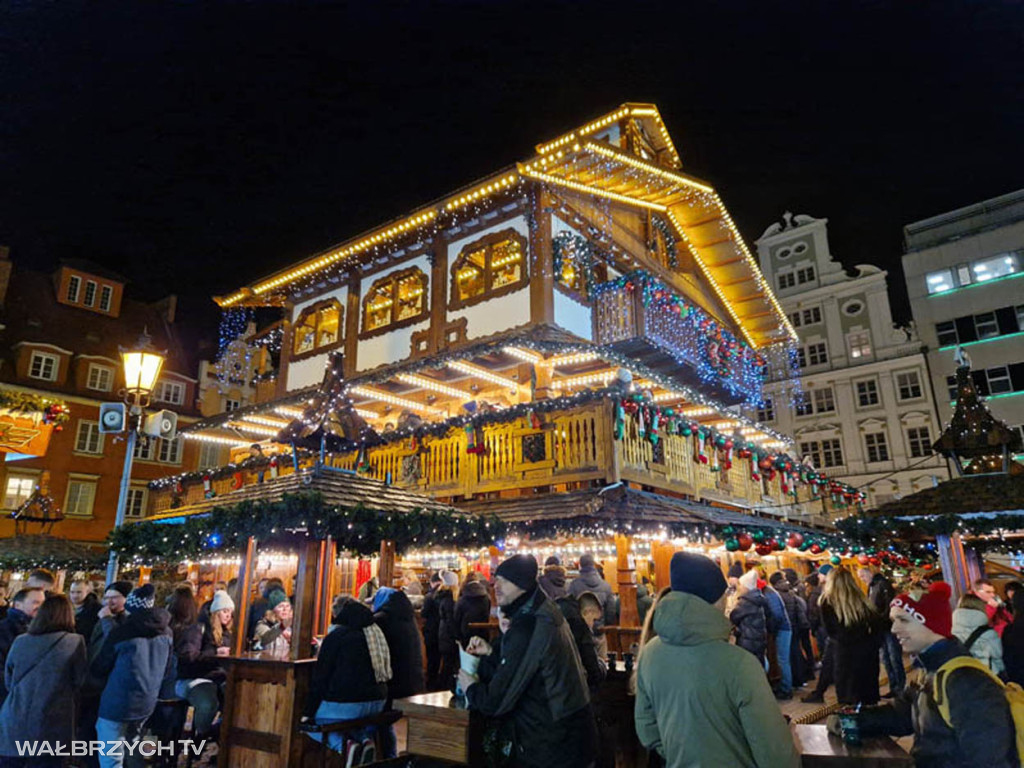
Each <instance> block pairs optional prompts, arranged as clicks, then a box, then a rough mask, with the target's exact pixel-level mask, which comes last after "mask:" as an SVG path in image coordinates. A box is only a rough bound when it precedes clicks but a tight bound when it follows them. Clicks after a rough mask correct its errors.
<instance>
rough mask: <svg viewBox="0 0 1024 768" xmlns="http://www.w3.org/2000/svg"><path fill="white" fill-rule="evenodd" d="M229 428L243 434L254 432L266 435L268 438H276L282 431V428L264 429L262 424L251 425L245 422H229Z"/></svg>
mask: <svg viewBox="0 0 1024 768" xmlns="http://www.w3.org/2000/svg"><path fill="white" fill-rule="evenodd" d="M228 427H230V428H231V429H238V430H241V431H243V432H252V433H254V434H257V435H266V436H267V437H274V436H276V435H277V434H278V433H279V432H280V431H281V429H282V427H264V426H263V425H261V424H249V423H247V422H244V421H229V422H228Z"/></svg>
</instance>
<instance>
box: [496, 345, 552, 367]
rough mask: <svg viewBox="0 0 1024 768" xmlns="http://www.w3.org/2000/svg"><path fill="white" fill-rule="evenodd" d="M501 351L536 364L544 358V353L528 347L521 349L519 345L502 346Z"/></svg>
mask: <svg viewBox="0 0 1024 768" xmlns="http://www.w3.org/2000/svg"><path fill="white" fill-rule="evenodd" d="M501 351H502V352H504V353H505V354H506V355H509V356H510V357H514V358H516V359H517V360H522V361H523V362H526V363H533V364H534V365H536V364H537V363H540V362H542V361H543V360H544V355H539V354H537V353H536V352H531V351H530V350H528V349H521V348H519V347H502V348H501Z"/></svg>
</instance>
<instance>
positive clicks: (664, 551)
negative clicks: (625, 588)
mask: <svg viewBox="0 0 1024 768" xmlns="http://www.w3.org/2000/svg"><path fill="white" fill-rule="evenodd" d="M675 552H676V548H675V547H674V546H672V542H670V541H652V542H651V559H652V560H653V561H654V582H655V584H656V585H657V588H658V592H660V591H661V590H662V589H664V588H665V587H667V586H668V585H669V582H670V581H671V580H672V576H671V572H670V567H671V564H672V555H674V554H675Z"/></svg>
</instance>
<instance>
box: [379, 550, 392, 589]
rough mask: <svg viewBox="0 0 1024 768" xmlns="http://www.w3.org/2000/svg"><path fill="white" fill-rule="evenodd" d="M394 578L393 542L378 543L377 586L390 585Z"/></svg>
mask: <svg viewBox="0 0 1024 768" xmlns="http://www.w3.org/2000/svg"><path fill="white" fill-rule="evenodd" d="M394 578H395V542H393V541H387V540H385V541H382V542H381V543H380V561H379V562H378V563H377V586H379V587H390V586H392V584H391V582H392V581H393V580H394Z"/></svg>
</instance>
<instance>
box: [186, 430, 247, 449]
mask: <svg viewBox="0 0 1024 768" xmlns="http://www.w3.org/2000/svg"><path fill="white" fill-rule="evenodd" d="M181 436H182V437H184V438H185V439H186V440H198V441H200V442H203V443H216V444H218V445H233V446H239V445H249V444H250V443H251V442H252V441H251V440H239V439H238V438H237V437H221V436H218V435H210V434H205V433H202V432H183V433H181Z"/></svg>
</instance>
